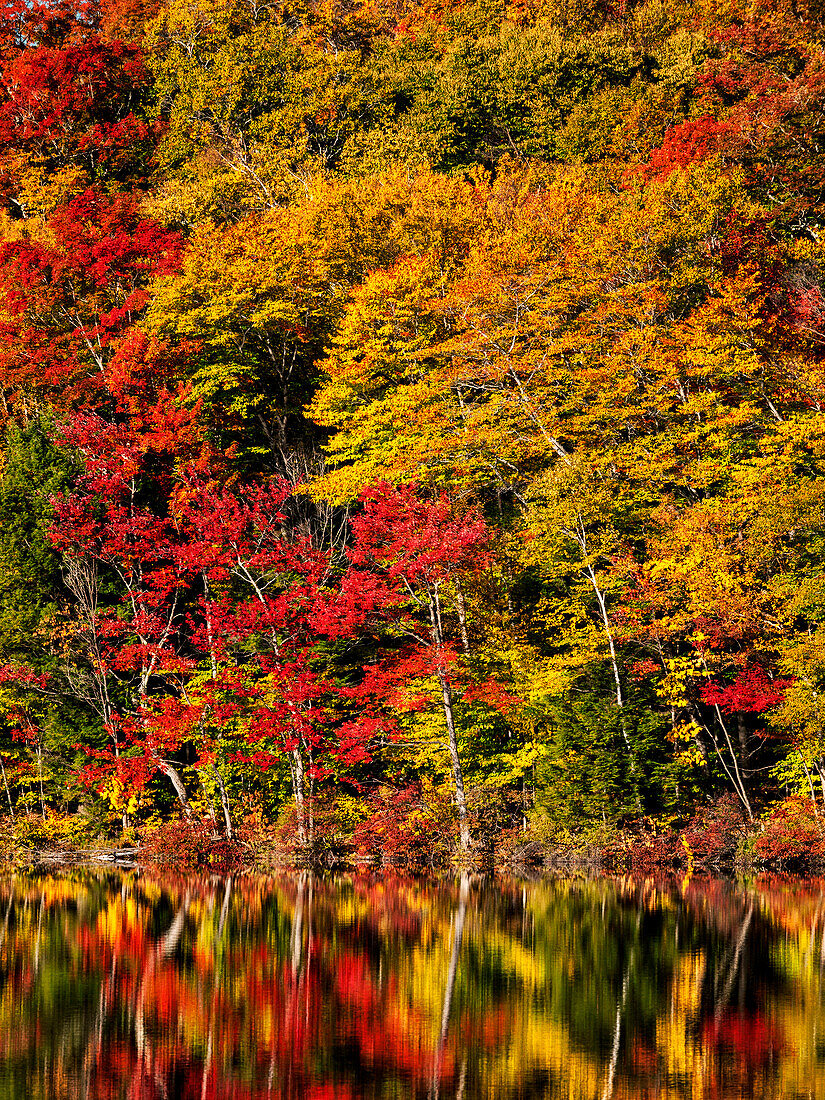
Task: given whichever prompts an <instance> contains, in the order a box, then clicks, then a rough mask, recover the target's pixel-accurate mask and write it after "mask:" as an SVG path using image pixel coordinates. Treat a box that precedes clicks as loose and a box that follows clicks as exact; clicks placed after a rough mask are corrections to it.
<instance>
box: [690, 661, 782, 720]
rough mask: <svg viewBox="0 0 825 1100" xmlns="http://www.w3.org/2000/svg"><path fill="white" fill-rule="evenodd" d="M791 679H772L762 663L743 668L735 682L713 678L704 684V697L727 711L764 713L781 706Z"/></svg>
mask: <svg viewBox="0 0 825 1100" xmlns="http://www.w3.org/2000/svg"><path fill="white" fill-rule="evenodd" d="M790 684H791V681H790V680H771V679H769V677H768V674H767V672H766V671H765V669H764V668H762V666H761V665H752V666H751V667H750V668H746V669H743V670H742V672H740V673H739V675H738V676H737V677H736V680H735V681H734V682H733V683H732V684H717V683H715V682H714V681H710V683H708V684H706V685H704V687H703V688H702V700H703V701H704V702H705V703H709V704H710V705H711V706H718V707H720V709H721V710H722V711H724V713H725V714H739V713H745V714H762V713H764V711H766V710H770V709H771V708H772V707H776V706H779V704H780V703H781V702H782V700H783V699H784V698H785V690H786V689H787V688H788V687H789V686H790Z"/></svg>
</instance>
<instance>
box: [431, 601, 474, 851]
mask: <svg viewBox="0 0 825 1100" xmlns="http://www.w3.org/2000/svg"><path fill="white" fill-rule="evenodd" d="M429 610H430V630H431V633H432V639H433V644H434V646H435V651H436V661H437V664H438V681H439V685H440V687H441V699H442V704H443V707H444V721H445V723H446V726H447V747H448V749H449V752H450V768H451V771H452V773H453V787H454V797H455V805H456V809H457V810H458V828H459V836H460V838H461V850H462V851H463V852H465V853H467V852H469V851H470V849H471V848H472V846H473V838H472V834H471V833H470V823H469V820H468V817H467V799H466V797H465V794H464V772H463V770H462V767H461V757H460V756H459V754H458V737H457V735H456V728H455V711H454V709H453V693H452V689H451V688H450V681H449V679H448V677H447V670H446V669H445V667H444V661H443V650H444V634H443V630H442V625H441V608H440V606H439V600H438V593H437V591H436V592H432V593H430V609H429Z"/></svg>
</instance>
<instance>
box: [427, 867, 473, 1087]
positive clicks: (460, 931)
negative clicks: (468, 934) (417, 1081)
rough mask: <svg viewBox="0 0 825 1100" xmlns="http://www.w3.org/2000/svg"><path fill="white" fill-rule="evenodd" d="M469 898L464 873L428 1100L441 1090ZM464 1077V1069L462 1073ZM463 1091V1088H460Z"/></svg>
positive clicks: (454, 925)
mask: <svg viewBox="0 0 825 1100" xmlns="http://www.w3.org/2000/svg"><path fill="white" fill-rule="evenodd" d="M469 900H470V876H469V875H468V874H467V873H466V871H465V873H464V874H463V875H462V876H461V887H460V889H459V894H458V908H457V909H456V911H455V915H454V918H453V949H452V952H451V953H450V966H449V969H448V971H447V985H446V986H445V989H444V1002H443V1005H442V1009H441V1032H440V1034H439V1037H438V1047H437V1048H436V1053H435V1060H434V1062H433V1075H432V1081H431V1083H430V1091H429V1093H428V1097H429V1100H438V1097H439V1093H440V1091H441V1065H442V1062H443V1060H444V1046H445V1044H446V1042H447V1031H448V1029H449V1026H450V1011H451V1009H452V1005H453V992H454V990H455V980H456V976H457V974H458V960H459V956H460V955H461V941H462V939H463V937H464V922H465V921H466V919H467V903H468V902H469ZM462 1076H463V1077H466V1063H465V1071H464V1072H463V1074H462ZM462 1091H463V1090H462Z"/></svg>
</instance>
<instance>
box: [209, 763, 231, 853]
mask: <svg viewBox="0 0 825 1100" xmlns="http://www.w3.org/2000/svg"><path fill="white" fill-rule="evenodd" d="M212 771H213V772H214V775H215V781H216V782H217V784H218V790H219V791H220V793H221V806H222V807H223V819H224V822H225V823H226V839H227V840H232V839H233V838H234V836H235V830H234V829H233V828H232V815H231V814H230V812H229V796H228V795H227V793H226V784H225V783H224V781H223V776H222V775H221V773H220V771H219V770H218V768H217V766H216V765H215V764H213V765H212Z"/></svg>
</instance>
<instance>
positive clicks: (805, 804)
mask: <svg viewBox="0 0 825 1100" xmlns="http://www.w3.org/2000/svg"><path fill="white" fill-rule="evenodd" d="M756 851H757V852H758V854H759V855H760V857H761V858H762V859H763V860H764V862H765V863H766V864H767V866H768V867H771V868H776V869H777V870H780V871H810V870H812V869H813V868H814V867H816V866H818V865H820V864H821V863H822V861H823V859H825V822H823V820H822V818H821V817H819V816H818V814H817V811H816V807H815V806H814V804H813V802H812V801H811V800H810V799H809V798H803V797H802V796H799V795H795V796H792V797H791V798H786V799H785V800H784V801H783V802H781V803H780V804H779V805H778V806H777V807H776V808H775V809H774V810H772V811H771V813H770V815H769V817H768V819H767V821H766V822H765V830H764V832H763V833H762V835H761V836H760V837H759V838H758V840H757V841H756Z"/></svg>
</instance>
